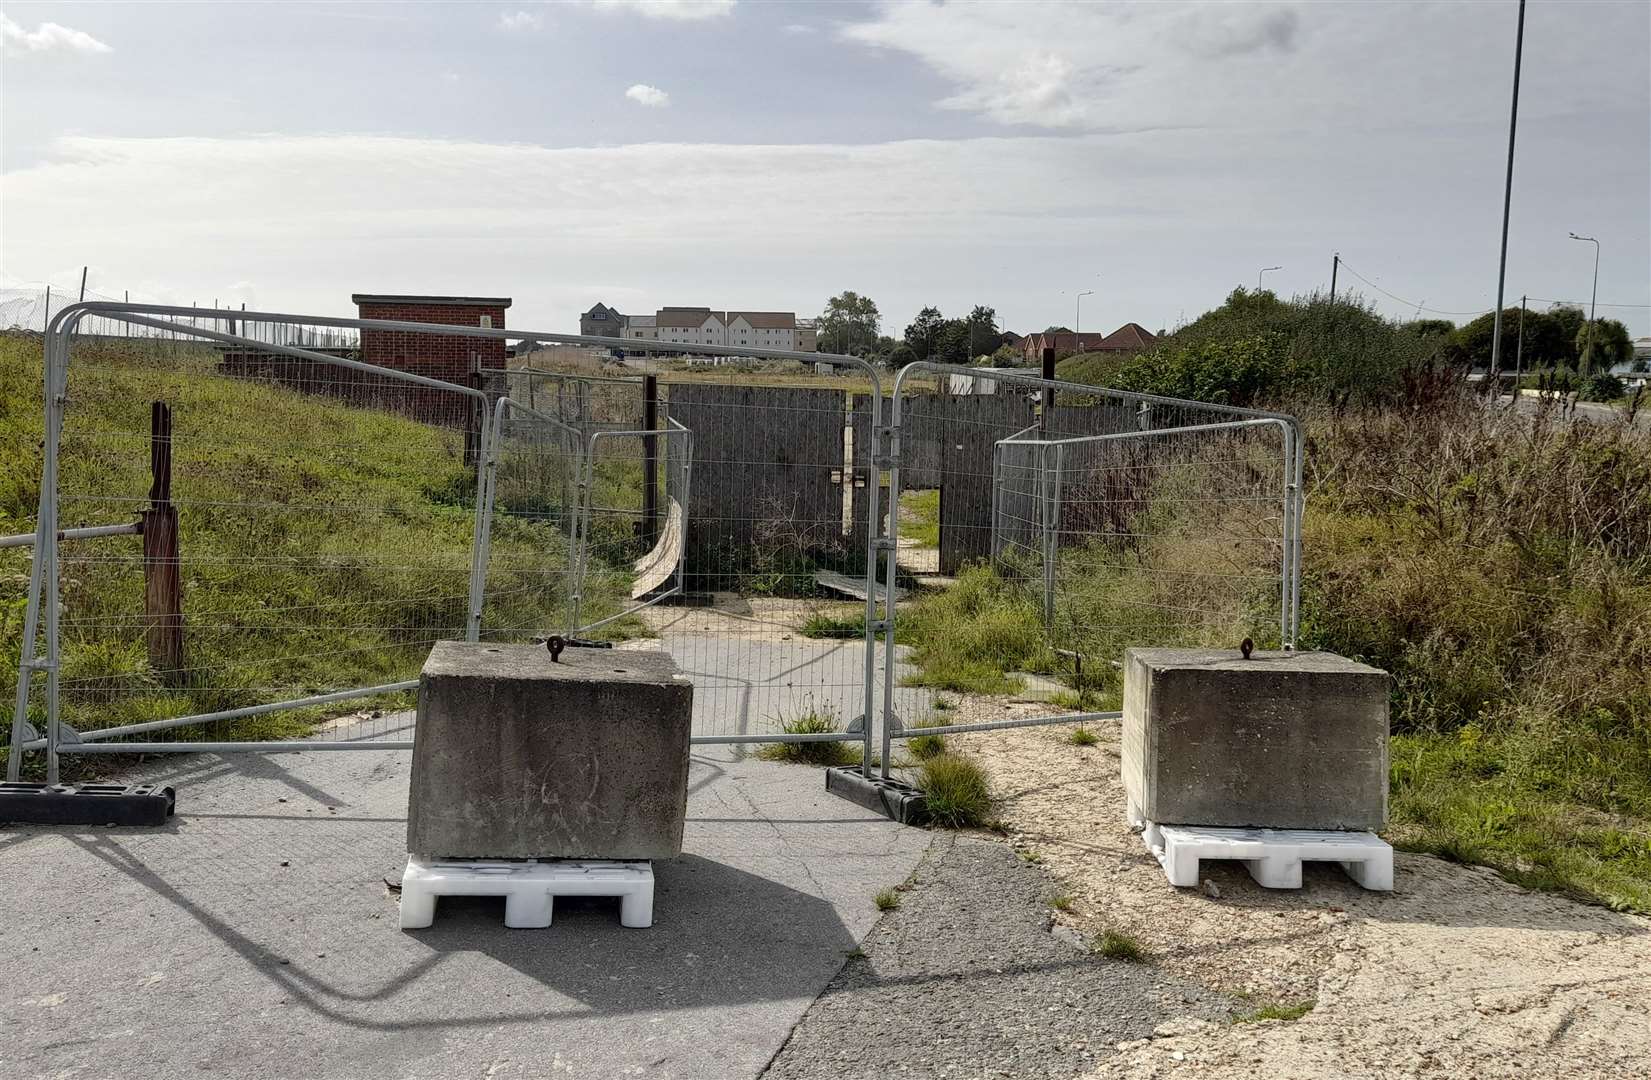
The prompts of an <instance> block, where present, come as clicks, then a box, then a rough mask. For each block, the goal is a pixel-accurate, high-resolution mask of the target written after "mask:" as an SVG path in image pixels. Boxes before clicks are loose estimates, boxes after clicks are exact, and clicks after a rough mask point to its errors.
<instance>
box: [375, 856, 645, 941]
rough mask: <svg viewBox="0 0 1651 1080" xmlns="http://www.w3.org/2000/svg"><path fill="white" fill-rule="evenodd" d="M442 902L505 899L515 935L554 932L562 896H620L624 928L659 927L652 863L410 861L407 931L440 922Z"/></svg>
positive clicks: (404, 891) (404, 901)
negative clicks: (552, 926) (555, 908)
mask: <svg viewBox="0 0 1651 1080" xmlns="http://www.w3.org/2000/svg"><path fill="white" fill-rule="evenodd" d="M439 896H502V897H504V898H505V900H504V924H505V925H506V926H508V927H511V928H513V929H542V928H544V927H547V926H549V925H550V914H551V907H552V905H553V904H554V902H555V899H556V897H558V896H617V897H619V898H620V901H619V925H621V926H634V927H644V926H652V925H653V921H654V871H653V866H652V865H651V864H649V863H646V862H589V861H579V860H573V859H557V860H553V861H548V862H536V861H533V860H528V861H526V862H507V861H504V860H498V859H474V860H456V859H449V860H433V861H429V862H426V861H424V860H422V859H419V858H416V857H414V858H409V859H408V860H407V870H406V871H405V872H404V873H403V874H402V875H401V928H402V929H403V930H422V929H424V928H425V927H427V926H429V925H430V924H431V923H432V922H434V921H435V918H436V898H437V897H439Z"/></svg>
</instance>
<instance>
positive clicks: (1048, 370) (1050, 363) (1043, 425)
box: [1038, 345, 1055, 439]
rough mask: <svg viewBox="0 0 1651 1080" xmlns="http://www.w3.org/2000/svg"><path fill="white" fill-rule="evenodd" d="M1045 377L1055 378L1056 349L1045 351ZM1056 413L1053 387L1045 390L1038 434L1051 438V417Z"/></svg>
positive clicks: (1050, 348) (1051, 347)
mask: <svg viewBox="0 0 1651 1080" xmlns="http://www.w3.org/2000/svg"><path fill="white" fill-rule="evenodd" d="M1043 377H1044V378H1045V379H1048V380H1050V381H1053V380H1054V378H1055V348H1054V346H1052V345H1051V346H1047V347H1045V348H1044V350H1043ZM1054 411H1055V391H1054V389H1053V388H1051V387H1046V388H1044V391H1043V408H1042V409H1041V410H1039V412H1038V434H1040V435H1041V436H1043V437H1044V438H1046V439H1047V438H1048V437H1049V417H1050V415H1051V414H1052V413H1053V412H1054Z"/></svg>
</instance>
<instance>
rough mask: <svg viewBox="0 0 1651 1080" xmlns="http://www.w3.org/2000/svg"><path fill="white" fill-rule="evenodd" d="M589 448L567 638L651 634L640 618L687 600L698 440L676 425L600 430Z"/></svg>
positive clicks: (613, 638)
mask: <svg viewBox="0 0 1651 1080" xmlns="http://www.w3.org/2000/svg"><path fill="white" fill-rule="evenodd" d="M586 446H587V448H588V449H587V451H586V453H585V458H584V473H583V475H582V477H581V479H580V482H579V490H580V495H581V497H580V513H579V535H578V553H577V562H576V566H577V571H576V577H575V580H576V582H577V589H576V591H575V592H574V594H573V611H572V616H571V619H570V620H569V623H568V627H569V629H568V634H569V636H571V637H577V638H592V637H595V638H597V639H599V640H604V641H618V640H625V639H626V638H630V637H646V636H651V634H652V628H651V627H650V625H649V624H648V623H647V622H646V621H644V620H642V619H640V618H638V616H637V613H638V612H640V611H641V610H642V609H644V608H647V607H651V606H653V605H655V604H659V603H663V602H666V601H669V600H672V599H675V598H680V597H681V596H682V594H683V558H684V554H685V552H686V548H687V538H688V537H689V536H690V535H692V532H693V528H692V523H691V521H690V518H689V514H688V507H689V506H690V505H691V499H690V490H691V488H690V483H689V479H690V477H691V475H692V471H693V435H692V433H691V432H690V431H689V430H688V429H687V428H685V427H683V426H682V425H681V424H680V423H677V422H676V421H675V420H670V421H668V423H667V425H666V427H665V429H664V430H652V431H649V430H638V431H598V432H595V433H594V434H592V435H591V436H590V440H589V442H588V443H587V444H586Z"/></svg>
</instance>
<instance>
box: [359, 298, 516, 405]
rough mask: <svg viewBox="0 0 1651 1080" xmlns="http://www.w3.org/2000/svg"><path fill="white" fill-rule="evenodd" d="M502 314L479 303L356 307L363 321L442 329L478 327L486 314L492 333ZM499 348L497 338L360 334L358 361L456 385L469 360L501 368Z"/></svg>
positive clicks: (501, 345)
mask: <svg viewBox="0 0 1651 1080" xmlns="http://www.w3.org/2000/svg"><path fill="white" fill-rule="evenodd" d="M504 314H505V309H504V308H502V307H486V306H483V305H480V304H478V305H474V306H471V305H464V306H460V305H456V304H416V303H411V304H362V305H361V317H362V318H363V319H396V320H399V321H402V322H423V323H441V324H443V325H446V326H479V325H481V317H482V316H483V315H491V316H493V328H494V329H495V330H502V329H504V325H505V322H504ZM504 345H505V343H504V341H503V339H500V338H492V339H488V338H468V337H450V336H447V335H445V334H419V333H411V332H407V331H402V330H363V331H361V359H362V360H364V361H366V362H367V363H369V364H377V365H378V366H379V367H388V368H395V369H397V370H399V371H410V372H412V373H413V374H415V375H425V376H428V377H429V378H432V379H442V380H445V381H447V382H456V383H459V384H461V385H463V384H465V382H466V380H467V379H468V377H469V375H470V371H471V362H472V358H474V360H475V362H476V363H477V364H479V365H480V366H482V367H490V368H502V367H504Z"/></svg>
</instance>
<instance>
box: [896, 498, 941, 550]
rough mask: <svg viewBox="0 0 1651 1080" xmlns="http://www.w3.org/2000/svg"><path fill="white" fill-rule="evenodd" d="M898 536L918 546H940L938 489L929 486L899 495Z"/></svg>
mask: <svg viewBox="0 0 1651 1080" xmlns="http://www.w3.org/2000/svg"><path fill="white" fill-rule="evenodd" d="M900 538H901V539H902V540H911V541H913V542H915V543H916V544H917V545H918V546H919V547H926V548H937V547H939V546H940V490H939V489H938V488H929V489H926V490H922V491H907V492H902V493H901V495H900Z"/></svg>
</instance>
